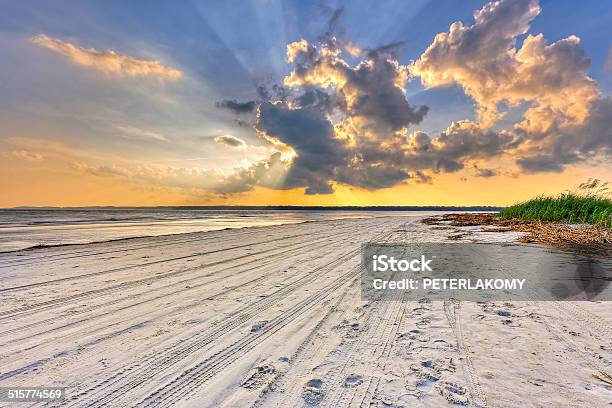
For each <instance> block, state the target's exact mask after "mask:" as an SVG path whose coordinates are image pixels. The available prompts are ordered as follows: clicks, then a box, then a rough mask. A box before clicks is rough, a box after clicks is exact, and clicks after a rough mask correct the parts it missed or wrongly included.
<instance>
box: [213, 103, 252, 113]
mask: <svg viewBox="0 0 612 408" xmlns="http://www.w3.org/2000/svg"><path fill="white" fill-rule="evenodd" d="M215 106H216V107H217V108H220V109H227V110H229V111H231V112H233V113H235V114H243V113H251V112H253V111H255V108H256V107H257V103H256V102H255V101H248V102H238V101H235V100H225V101H219V102H217V103H215Z"/></svg>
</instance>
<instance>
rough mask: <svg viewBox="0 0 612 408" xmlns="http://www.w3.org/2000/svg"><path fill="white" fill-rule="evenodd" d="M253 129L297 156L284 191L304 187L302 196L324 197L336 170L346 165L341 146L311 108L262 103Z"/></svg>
mask: <svg viewBox="0 0 612 408" xmlns="http://www.w3.org/2000/svg"><path fill="white" fill-rule="evenodd" d="M257 129H258V130H259V131H262V132H265V134H266V135H268V136H270V137H273V138H275V139H277V140H278V141H280V142H282V143H284V144H285V145H287V146H290V147H291V148H292V149H293V151H294V152H295V153H296V154H297V157H295V158H294V160H293V163H292V165H291V168H290V169H289V172H288V174H287V178H286V180H285V182H286V186H287V187H288V188H293V187H304V186H305V187H307V189H306V194H327V193H331V192H332V189H331V186H330V184H329V181H330V180H331V179H333V178H334V172H335V169H336V167H338V166H342V165H344V164H345V162H346V158H347V151H346V149H345V146H344V145H343V144H342V143H341V142H340V141H338V140H336V139H335V138H334V128H333V126H332V124H331V122H330V121H329V120H328V119H327V118H325V116H324V115H323V113H322V112H321V111H319V110H318V109H313V108H298V109H290V108H289V107H288V106H287V104H284V103H275V104H273V103H269V102H265V103H262V104H261V105H260V107H259V121H258V123H257Z"/></svg>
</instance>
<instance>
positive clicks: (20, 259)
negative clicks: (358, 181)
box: [0, 217, 612, 407]
mask: <svg viewBox="0 0 612 408" xmlns="http://www.w3.org/2000/svg"><path fill="white" fill-rule="evenodd" d="M458 228H461V227H458ZM470 228H471V227H465V229H466V231H468V230H469V231H471V233H469V234H467V233H466V235H465V236H461V237H459V238H457V239H456V240H457V241H460V242H461V241H462V240H468V239H469V240H480V241H493V242H503V241H504V240H514V239H516V238H517V236H516V234H514V233H496V232H474V231H473V228H471V229H470ZM447 236H448V231H447V230H442V229H435V226H428V225H425V224H423V223H422V222H421V217H381V218H371V219H345V220H333V221H320V222H308V223H303V224H295V225H283V226H271V227H255V228H246V229H238V230H226V231H215V232H207V233H191V234H180V235H173V236H165V237H164V236H162V237H149V238H137V239H130V240H124V241H113V242H106V243H98V244H86V245H76V246H64V247H57V248H42V249H36V250H30V251H22V252H15V253H5V254H0V298H1V300H2V302H0V386H9V385H10V386H43V385H45V386H66V387H68V388H67V395H68V397H69V399H67V400H65V401H64V402H63V403H62V404H60V405H61V406H74V407H84V406H87V407H95V406H100V407H102V406H126V407H127V406H129V407H132V406H156V407H158V406H192V407H208V406H210V407H212V406H228V407H242V406H261V407H294V406H325V407H338V406H357V407H370V406H397V407H399V406H431V407H439V406H448V405H449V404H465V405H468V406H481V407H485V406H496V407H514V406H577V407H599V406H608V404H609V403H610V401H612V384H611V383H608V382H607V379H609V377H606V376H607V375H609V374H610V373H612V366H611V364H612V363H611V360H612V341H611V339H612V309H610V304H609V303H607V302H600V303H594V302H515V303H503V302H499V303H486V304H484V303H483V304H476V303H473V302H461V303H458V302H437V301H434V302H432V301H428V300H427V299H423V300H421V301H420V302H412V301H407V300H405V299H404V298H403V297H402V295H401V294H398V295H397V297H396V298H393V299H389V300H388V301H385V302H372V303H367V302H364V301H362V300H361V297H360V292H359V262H360V245H361V243H363V242H365V241H368V240H377V241H382V242H445V241H447V240H448V239H447Z"/></svg>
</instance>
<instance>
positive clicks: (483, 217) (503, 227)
mask: <svg viewBox="0 0 612 408" xmlns="http://www.w3.org/2000/svg"><path fill="white" fill-rule="evenodd" d="M422 222H423V223H424V224H426V225H431V226H450V227H472V226H484V227H485V228H483V229H482V230H481V232H507V231H517V232H524V233H526V234H525V235H523V236H521V237H519V238H518V241H519V242H523V243H575V244H607V243H612V230H611V229H609V228H606V227H604V226H598V225H586V224H584V225H583V224H581V225H570V224H563V223H558V222H542V221H526V220H520V219H502V218H499V217H498V216H497V215H495V214H493V213H469V214H468V213H463V214H444V215H441V216H433V217H427V218H424V219H423V220H422ZM459 238H462V237H460V236H457V235H451V236H449V239H453V240H456V239H459Z"/></svg>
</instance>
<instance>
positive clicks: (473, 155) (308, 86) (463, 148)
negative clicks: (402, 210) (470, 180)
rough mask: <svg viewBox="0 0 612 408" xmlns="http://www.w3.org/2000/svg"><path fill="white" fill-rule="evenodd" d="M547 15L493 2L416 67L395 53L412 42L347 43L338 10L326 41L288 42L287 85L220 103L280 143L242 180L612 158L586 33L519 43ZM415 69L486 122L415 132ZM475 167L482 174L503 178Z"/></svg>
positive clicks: (385, 180)
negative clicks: (510, 116) (583, 42)
mask: <svg viewBox="0 0 612 408" xmlns="http://www.w3.org/2000/svg"><path fill="white" fill-rule="evenodd" d="M540 11H541V10H540V7H539V5H538V3H537V1H536V0H516V1H509V0H501V1H498V2H495V3H488V4H486V5H485V6H483V7H482V8H481V9H480V10H478V11H476V12H475V13H474V23H473V24H471V25H464V24H463V23H461V22H455V23H453V24H452V25H451V26H450V28H449V31H448V32H443V33H440V34H438V35H437V36H436V37H435V38H434V40H433V42H432V43H431V45H430V46H429V47H428V48H427V49H426V50H425V52H424V53H423V54H422V55H421V56H420V58H419V59H418V60H417V61H415V62H414V63H411V64H410V65H403V64H401V63H400V62H399V61H398V59H397V57H396V55H395V53H396V50H397V49H398V47H401V46H402V45H403V44H404V43H403V42H397V43H393V44H388V45H383V46H380V47H377V48H372V49H365V48H359V47H357V46H355V45H354V44H352V43H350V42H348V41H344V40H338V39H337V38H336V36H335V34H334V32H335V30H336V28H337V26H338V22H339V18H340V16H341V14H342V12H341V11H337V12H335V13H334V14H333V16H332V18H331V20H330V25H329V30H328V31H327V32H326V33H324V34H323V35H321V36H319V37H318V41H317V42H313V43H311V42H308V41H306V40H304V39H302V40H299V41H295V42H293V43H290V44H288V45H287V62H288V63H289V64H290V66H291V70H290V72H289V74H288V75H287V76H286V77H285V78H284V79H283V85H282V86H281V85H276V86H274V87H272V88H271V89H270V88H268V87H265V86H259V87H258V88H257V93H258V96H259V98H260V100H258V101H249V102H237V101H221V102H219V103H218V104H217V106H219V107H222V108H226V109H229V110H231V111H233V112H234V113H237V114H242V113H250V112H254V113H255V115H254V116H255V118H254V124H253V127H254V129H255V131H256V132H257V133H258V134H259V135H260V137H261V138H262V139H264V141H266V142H268V143H269V145H270V146H271V147H272V148H274V149H277V150H278V153H275V156H274V157H275V159H274V160H272V159H271V158H270V159H269V160H266V161H264V162H262V163H260V164H257V165H255V167H254V169H259V170H257V171H255V170H249V171H242V172H241V173H239V174H238V173H237V174H236V177H235V178H234V179H232V180H233V183H232V188H234V189H238V187H237V186H240V188H239V189H245V188H249V186H251V187H252V186H256V185H265V186H271V188H276V189H285V188H296V187H299V188H304V189H305V193H306V194H329V193H332V192H333V191H334V185H336V184H344V185H348V186H354V187H358V188H363V189H367V190H377V189H382V188H389V187H393V186H395V185H397V184H401V183H430V182H432V180H433V177H434V175H436V174H438V173H452V172H457V171H460V170H462V169H465V168H466V166H473V167H474V163H475V162H478V163H485V164H486V163H488V162H490V161H491V160H494V159H496V158H500V157H502V156H503V157H505V158H508V157H513V158H514V159H515V161H516V165H517V166H518V168H519V169H521V170H522V171H523V172H542V171H562V170H563V169H564V168H565V166H566V165H568V164H572V163H577V162H579V161H582V160H586V159H588V158H594V157H598V156H601V155H609V154H611V153H610V152H611V151H612V146H611V144H612V134H611V133H610V132H611V129H612V126H611V125H612V124H611V123H610V122H611V121H612V102H611V101H610V99H608V98H604V97H602V96H601V95H600V91H599V88H598V86H597V84H596V82H595V81H593V80H592V79H591V78H589V77H588V75H587V71H588V68H589V64H590V62H589V59H588V58H587V57H586V55H585V54H584V52H583V51H582V50H581V49H580V47H579V44H580V41H579V39H578V38H577V37H575V36H569V37H567V38H565V39H561V40H559V41H556V42H554V43H552V44H549V43H548V42H547V41H546V40H545V39H544V37H543V35H541V34H538V35H531V34H528V35H527V36H526V37H525V38H524V40H523V43H522V44H521V46H520V47H517V39H518V38H519V37H520V36H523V35H525V34H527V33H528V31H529V28H530V23H531V21H532V20H533V19H534V18H535V17H536V16H537V15H538V14H539V13H540ZM353 47H354V48H355V49H353ZM352 49H353V51H354V52H353V51H351V50H352ZM346 54H348V55H350V56H351V58H345V56H346ZM355 60H357V61H355ZM349 61H350V62H349ZM415 77H420V80H421V82H422V84H423V85H424V86H425V87H428V88H433V87H442V86H450V85H458V86H460V87H461V88H462V89H463V91H464V92H465V93H466V94H467V95H469V96H470V97H471V98H473V100H474V102H475V107H476V111H477V112H476V113H477V120H476V121H471V120H459V121H456V122H452V123H451V124H450V125H449V126H448V127H447V128H446V129H445V130H444V131H442V132H438V133H437V134H427V133H425V132H422V131H419V130H418V129H415V128H416V127H417V125H418V124H419V123H421V121H422V120H423V118H424V117H425V116H426V115H427V114H428V112H429V107H427V106H414V105H412V104H411V103H410V102H409V100H408V97H407V94H406V84H407V83H408V82H409V81H410V80H412V79H413V78H415ZM519 107H520V108H522V109H524V113H523V116H522V117H521V118H520V119H519V120H518V121H517V122H516V123H515V124H514V125H512V126H511V127H509V128H506V129H500V128H498V127H494V126H493V125H495V124H497V123H498V122H499V121H500V119H502V118H503V117H504V116H505V114H506V113H507V110H508V109H510V108H519ZM272 162H274V163H276V164H277V165H278V166H279V168H282V169H283V171H278V172H276V173H275V174H282V177H278V178H277V179H275V183H270V182H266V181H263V180H264V178H265V177H268V175H269V171H267V170H265V169H267V168H269V163H272ZM257 166H259V167H257ZM474 168H475V175H476V176H478V177H493V176H495V175H497V174H498V171H496V170H494V169H491V168H487V167H482V168H480V167H474ZM260 177H261V178H262V179H259V178H260ZM240 191H244V190H240Z"/></svg>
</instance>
